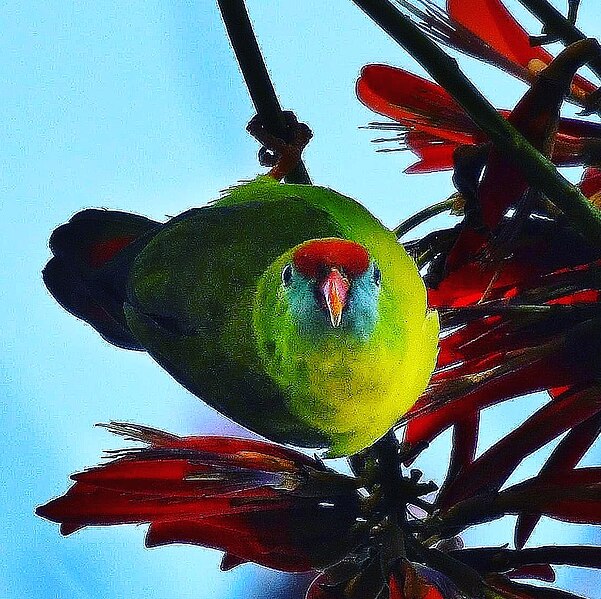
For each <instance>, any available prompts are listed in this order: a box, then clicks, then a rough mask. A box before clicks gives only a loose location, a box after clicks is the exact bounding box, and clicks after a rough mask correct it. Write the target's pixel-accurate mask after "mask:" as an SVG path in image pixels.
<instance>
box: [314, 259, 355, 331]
mask: <svg viewBox="0 0 601 599" xmlns="http://www.w3.org/2000/svg"><path fill="white" fill-rule="evenodd" d="M349 287H350V283H349V281H348V279H347V278H346V277H343V276H342V274H340V271H339V270H338V269H337V268H332V270H331V271H330V272H329V274H328V276H327V277H326V278H325V280H324V281H323V283H322V284H321V293H322V294H323V298H324V300H325V303H326V306H327V308H328V313H329V314H330V322H331V323H332V326H333V327H334V328H336V327H339V326H340V322H341V320H342V310H343V309H344V306H346V297H347V295H348V290H349Z"/></svg>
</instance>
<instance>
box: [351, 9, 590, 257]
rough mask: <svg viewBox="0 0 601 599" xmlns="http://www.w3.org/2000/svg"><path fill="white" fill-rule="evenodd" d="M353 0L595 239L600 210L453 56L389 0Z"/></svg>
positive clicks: (582, 232) (533, 183) (526, 175)
mask: <svg viewBox="0 0 601 599" xmlns="http://www.w3.org/2000/svg"><path fill="white" fill-rule="evenodd" d="M353 1H354V2H355V4H357V5H358V6H359V7H360V8H361V9H362V10H363V11H364V12H365V13H366V14H367V15H369V16H370V17H371V18H372V19H373V20H374V21H375V22H376V23H377V24H378V25H379V26H380V27H381V28H382V29H383V30H384V31H386V33H388V34H389V35H390V36H391V37H392V38H393V39H394V40H395V41H396V42H397V43H398V44H399V45H401V46H402V47H403V48H404V49H405V50H407V52H409V53H410V54H411V55H412V56H413V58H415V60H417V61H418V62H419V63H420V64H421V65H422V66H423V67H424V68H425V69H426V71H428V73H429V74H430V75H431V76H432V77H433V78H434V80H435V81H436V82H437V83H438V84H440V85H441V86H442V87H444V88H445V89H446V90H447V91H448V92H449V93H450V94H451V96H453V98H454V99H455V100H456V101H457V102H458V103H459V104H460V105H461V106H462V107H463V109H464V110H465V111H466V112H467V113H468V114H469V116H470V117H471V119H472V120H473V121H474V122H475V123H476V124H477V125H478V126H479V127H480V128H481V129H482V130H483V131H484V132H485V133H486V134H487V135H488V136H489V137H490V138H491V139H492V141H493V142H494V144H495V145H496V147H497V148H498V150H499V151H501V152H503V153H504V154H505V155H506V156H507V157H508V159H510V160H512V161H513V162H514V163H515V164H518V165H519V166H520V168H521V169H522V171H523V173H524V176H525V177H526V180H527V181H528V183H529V184H530V185H532V186H533V187H536V188H537V189H540V190H541V191H542V192H543V193H544V194H545V195H547V197H548V198H549V199H551V200H552V201H553V202H554V203H555V204H556V205H557V206H558V207H559V208H560V209H561V210H562V211H563V212H564V213H565V214H566V215H567V216H568V217H569V218H570V219H571V220H572V221H573V222H574V223H575V224H577V227H578V230H579V231H580V233H581V234H582V235H583V236H584V237H585V238H587V239H588V240H589V241H590V242H592V243H593V244H594V245H595V246H596V245H598V243H599V239H601V212H599V210H598V209H597V208H595V207H594V206H593V205H592V204H591V203H590V202H589V201H588V200H587V198H586V197H585V196H584V195H583V194H582V193H581V192H580V190H578V189H577V188H576V187H575V186H574V185H572V184H571V183H570V182H569V181H568V180H567V179H566V178H565V177H563V176H562V175H561V174H560V173H559V172H558V171H557V169H556V168H555V166H554V165H553V163H552V162H551V161H550V160H549V159H548V158H546V157H545V156H543V155H542V154H541V153H540V152H538V151H537V150H536V149H535V148H534V147H533V146H532V145H531V144H530V143H528V141H527V140H526V139H525V138H524V137H523V136H522V135H521V133H519V132H518V131H517V130H516V129H515V128H514V127H513V126H512V125H511V124H510V123H509V122H507V120H505V119H504V118H503V117H502V116H501V115H500V114H499V113H498V112H497V110H496V109H495V108H494V106H492V104H490V102H488V100H487V99H486V98H485V97H484V96H482V94H481V93H480V92H479V91H478V90H477V88H476V87H475V86H474V85H473V84H472V83H471V81H470V80H469V79H468V78H467V77H466V76H465V75H464V74H463V72H462V71H461V70H460V69H459V67H458V65H457V61H456V60H454V59H452V58H451V57H450V56H448V55H447V54H446V53H445V52H444V51H443V50H442V49H441V48H439V47H438V46H437V45H436V44H435V43H434V42H433V41H432V40H430V39H429V38H428V37H427V36H426V35H425V34H424V33H423V32H422V31H421V30H420V29H419V27H418V26H417V25H415V23H413V22H412V21H411V19H409V17H407V16H406V15H404V14H403V13H402V12H400V11H399V10H398V9H397V8H396V7H395V6H394V5H393V4H391V2H389V1H388V0H353Z"/></svg>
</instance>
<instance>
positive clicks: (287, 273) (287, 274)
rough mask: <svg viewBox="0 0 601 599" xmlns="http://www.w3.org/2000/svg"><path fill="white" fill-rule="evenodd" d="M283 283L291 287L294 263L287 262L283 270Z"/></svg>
mask: <svg viewBox="0 0 601 599" xmlns="http://www.w3.org/2000/svg"><path fill="white" fill-rule="evenodd" d="M282 283H283V285H284V287H289V286H290V283H292V265H291V264H286V266H284V269H283V270H282Z"/></svg>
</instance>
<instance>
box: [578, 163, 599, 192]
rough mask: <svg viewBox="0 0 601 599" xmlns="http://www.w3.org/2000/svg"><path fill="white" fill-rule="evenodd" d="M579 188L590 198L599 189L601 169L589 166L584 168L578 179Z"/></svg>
mask: <svg viewBox="0 0 601 599" xmlns="http://www.w3.org/2000/svg"><path fill="white" fill-rule="evenodd" d="M580 190H581V191H582V193H583V194H584V195H585V196H586V197H587V198H590V197H592V196H594V195H595V194H597V193H599V192H600V191H601V169H599V168H596V167H593V166H591V167H589V168H587V169H585V170H584V173H583V174H582V179H581V181H580Z"/></svg>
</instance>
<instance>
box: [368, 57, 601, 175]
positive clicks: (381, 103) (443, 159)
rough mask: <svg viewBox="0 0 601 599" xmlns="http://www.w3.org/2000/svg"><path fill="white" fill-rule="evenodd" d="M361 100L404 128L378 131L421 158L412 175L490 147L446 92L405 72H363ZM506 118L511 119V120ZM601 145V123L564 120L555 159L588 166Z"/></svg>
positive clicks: (378, 68)
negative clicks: (462, 151)
mask: <svg viewBox="0 0 601 599" xmlns="http://www.w3.org/2000/svg"><path fill="white" fill-rule="evenodd" d="M357 96H358V98H359V100H361V102H363V104H365V106H367V107H368V108H370V109H371V110H373V111H374V112H377V113H379V114H381V115H383V116H386V117H389V118H391V119H393V120H394V121H396V122H397V123H398V125H394V124H374V125H373V127H374V128H382V129H384V130H387V131H388V130H396V131H399V132H400V133H399V135H398V136H397V137H396V138H392V139H390V140H388V139H387V140H378V141H393V140H396V141H399V142H401V147H402V148H403V147H404V148H408V149H410V150H411V151H412V152H413V153H414V154H415V155H416V156H417V157H418V158H419V161H418V162H416V163H415V164H413V165H411V166H410V167H409V168H407V169H406V171H405V172H407V173H426V172H433V171H441V170H448V169H452V168H453V156H454V153H455V151H456V150H457V148H459V147H460V146H462V145H475V144H481V143H486V142H487V141H488V138H487V137H486V135H484V134H483V133H482V132H481V131H480V130H479V129H478V127H476V125H474V123H473V122H472V121H471V120H470V118H469V117H468V116H467V114H466V113H465V112H464V111H463V109H462V108H461V107H460V106H459V105H458V104H457V103H456V102H455V100H454V99H453V98H452V97H451V96H450V95H449V94H448V93H447V92H446V91H445V90H444V89H443V88H442V87H440V86H439V85H437V84H435V83H432V82H430V81H427V80H426V79H423V78H421V77H418V76H417V75H414V74H412V73H409V72H407V71H404V70H402V69H399V68H395V67H391V66H387V65H381V64H371V65H367V66H365V67H363V69H362V70H361V75H360V77H359V79H358V81H357ZM500 112H501V114H502V115H503V116H505V117H508V116H509V114H510V111H508V110H501V111H500ZM599 139H601V125H599V124H598V123H591V122H587V121H580V120H577V119H568V118H562V119H560V122H559V131H558V134H557V136H556V141H555V148H554V150H553V155H552V159H553V161H554V162H555V163H556V164H558V165H559V166H573V165H578V164H583V162H585V161H586V160H589V159H590V155H591V153H592V152H596V146H595V143H594V142H595V141H596V140H599Z"/></svg>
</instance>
